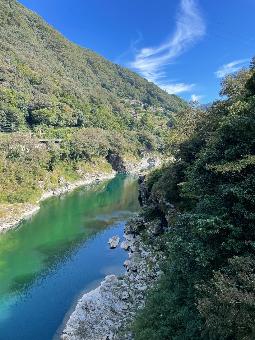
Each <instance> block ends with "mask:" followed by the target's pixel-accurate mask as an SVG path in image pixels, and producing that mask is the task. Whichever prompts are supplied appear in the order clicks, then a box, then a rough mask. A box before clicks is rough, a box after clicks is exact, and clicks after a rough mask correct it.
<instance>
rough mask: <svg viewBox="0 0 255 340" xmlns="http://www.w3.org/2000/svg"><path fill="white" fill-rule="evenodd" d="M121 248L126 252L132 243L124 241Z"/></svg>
mask: <svg viewBox="0 0 255 340" xmlns="http://www.w3.org/2000/svg"><path fill="white" fill-rule="evenodd" d="M120 248H121V249H124V250H128V249H129V248H130V243H129V242H128V241H123V242H121V244H120Z"/></svg>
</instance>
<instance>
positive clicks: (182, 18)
mask: <svg viewBox="0 0 255 340" xmlns="http://www.w3.org/2000/svg"><path fill="white" fill-rule="evenodd" d="M204 34H205V24H204V21H203V19H202V17H201V15H200V13H199V10H198V8H197V5H196V3H195V0H181V4H180V9H179V11H178V15H177V21H176V29H175V32H174V34H173V35H172V37H171V38H170V39H169V40H168V41H166V42H165V43H163V44H161V45H159V46H157V47H146V48H143V49H141V50H139V51H138V52H137V54H136V56H135V59H134V61H132V62H131V63H130V66H131V67H132V68H133V69H135V70H136V71H137V72H139V73H140V74H141V75H142V76H144V77H145V78H146V79H148V80H149V81H152V82H154V83H156V84H157V85H159V86H160V87H161V88H163V89H165V90H166V91H167V92H169V93H180V92H185V91H189V90H190V88H192V87H193V86H194V85H193V84H183V83H179V84H172V83H171V82H169V81H167V80H166V72H165V67H166V66H167V65H169V64H170V63H172V62H173V61H174V60H175V58H177V57H178V56H180V55H181V54H182V53H184V52H185V51H186V50H187V49H188V48H190V47H191V46H192V45H193V44H194V43H195V42H197V41H198V40H199V39H201V38H202V37H203V36H204ZM172 91H175V92H172ZM176 91H177V92H176Z"/></svg>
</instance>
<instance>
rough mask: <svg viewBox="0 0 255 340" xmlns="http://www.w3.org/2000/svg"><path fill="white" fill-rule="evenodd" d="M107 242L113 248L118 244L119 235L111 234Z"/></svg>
mask: <svg viewBox="0 0 255 340" xmlns="http://www.w3.org/2000/svg"><path fill="white" fill-rule="evenodd" d="M108 243H109V244H110V248H111V249H114V248H116V247H117V246H118V244H119V243H120V238H119V236H117V235H116V236H113V237H111V238H110V239H109V241H108Z"/></svg>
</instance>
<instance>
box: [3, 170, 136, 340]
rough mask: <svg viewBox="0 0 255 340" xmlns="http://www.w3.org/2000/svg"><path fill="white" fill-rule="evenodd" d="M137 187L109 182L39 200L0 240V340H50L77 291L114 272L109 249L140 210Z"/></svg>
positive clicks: (117, 265) (115, 261)
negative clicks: (29, 215) (31, 213)
mask: <svg viewBox="0 0 255 340" xmlns="http://www.w3.org/2000/svg"><path fill="white" fill-rule="evenodd" d="M137 191H138V187H137V181H136V179H135V178H133V177H131V176H129V177H126V176H121V175H118V176H117V177H116V178H114V179H113V180H110V181H107V182H104V183H100V184H96V185H92V186H90V187H84V188H80V189H78V190H75V191H74V192H72V193H69V194H67V195H65V196H61V197H54V198H51V199H48V200H47V201H45V202H42V204H41V209H40V211H39V212H38V214H36V215H35V216H33V217H32V218H31V219H29V220H28V221H25V222H24V223H23V224H22V225H21V226H20V228H19V229H17V230H13V231H10V232H8V233H7V234H4V235H0V339H1V340H51V339H52V338H53V337H54V336H55V335H56V333H57V331H58V329H59V328H60V327H61V324H62V323H63V320H64V319H65V317H66V315H68V312H69V311H70V307H71V306H72V305H73V304H74V303H75V302H76V301H77V299H78V297H79V296H80V295H81V293H82V292H84V291H86V290H90V289H93V288H94V287H95V286H96V285H97V284H98V283H99V282H100V281H101V280H102V279H103V278H104V277H105V275H107V274H121V273H122V272H123V266H122V264H123V262H124V260H125V258H126V253H125V252H124V251H123V250H121V249H120V248H117V249H115V250H110V249H109V246H108V244H107V241H108V239H109V237H111V236H113V235H115V234H118V235H120V236H122V235H123V230H124V226H125V223H126V221H127V219H128V218H129V217H131V216H132V215H133V214H135V213H136V212H137V211H138V209H139V204H138V201H137Z"/></svg>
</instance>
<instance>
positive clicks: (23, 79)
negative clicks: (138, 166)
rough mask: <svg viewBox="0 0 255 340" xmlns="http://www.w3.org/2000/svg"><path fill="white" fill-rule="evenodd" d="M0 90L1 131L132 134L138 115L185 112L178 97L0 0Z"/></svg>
mask: <svg viewBox="0 0 255 340" xmlns="http://www.w3.org/2000/svg"><path fill="white" fill-rule="evenodd" d="M0 86H1V87H0V99H1V102H0V105H1V107H0V117H1V121H0V130H3V131H5V130H10V131H16V130H19V129H22V128H24V127H30V128H31V127H35V126H38V125H41V124H45V125H47V126H54V127H63V126H70V127H80V126H86V127H88V126H94V127H102V128H110V129H117V130H118V129H119V130H120V129H123V128H124V129H125V128H128V129H135V128H136V124H137V116H139V114H140V113H142V112H146V111H147V112H148V113H152V112H153V113H159V114H160V115H162V114H163V115H169V114H170V113H171V112H176V111H179V110H180V109H182V108H184V107H185V104H184V102H183V101H182V100H181V99H180V98H178V97H177V96H174V95H171V96H170V95H168V94H167V93H166V92H164V91H163V90H161V89H159V88H158V87H157V86H156V85H154V84H152V83H149V82H148V81H147V80H145V79H143V78H141V77H139V76H138V75H137V74H135V73H133V72H131V71H129V70H128V69H125V68H123V67H120V66H118V65H116V64H113V63H111V62H109V61H107V60H105V59H104V58H102V57H100V56H99V55H97V54H96V53H94V52H92V51H91V50H88V49H85V48H81V47H79V46H77V45H75V44H73V43H71V42H69V41H68V40H67V39H65V38H64V37H63V36H62V35H61V34H60V33H58V32H57V31H56V30H54V29H53V28H52V27H50V26H49V25H47V24H46V23H45V22H44V21H43V20H42V19H41V18H40V17H38V16H37V15H36V14H34V13H33V12H31V11H29V10H28V9H26V8H25V7H24V6H22V5H21V4H19V3H18V2H17V1H16V0H0ZM145 125H146V123H145Z"/></svg>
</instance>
